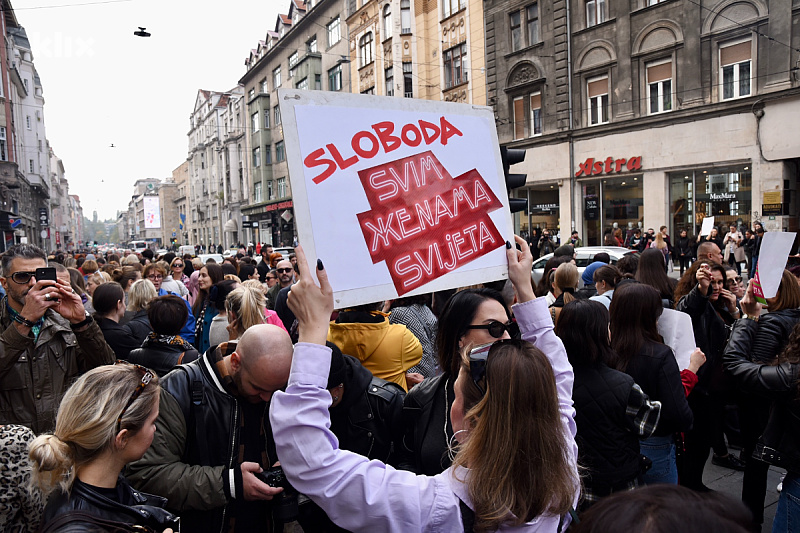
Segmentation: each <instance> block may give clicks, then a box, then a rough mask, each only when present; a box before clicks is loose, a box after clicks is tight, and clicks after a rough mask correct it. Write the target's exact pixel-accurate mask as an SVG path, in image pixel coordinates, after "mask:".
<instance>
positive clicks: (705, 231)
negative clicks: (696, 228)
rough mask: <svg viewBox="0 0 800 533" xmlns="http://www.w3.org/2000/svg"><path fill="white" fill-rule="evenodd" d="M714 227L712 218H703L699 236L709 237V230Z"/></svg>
mask: <svg viewBox="0 0 800 533" xmlns="http://www.w3.org/2000/svg"><path fill="white" fill-rule="evenodd" d="M713 227H714V217H705V218H704V219H703V226H702V227H701V228H700V236H701V237H702V236H703V235H709V234H710V233H711V228H713Z"/></svg>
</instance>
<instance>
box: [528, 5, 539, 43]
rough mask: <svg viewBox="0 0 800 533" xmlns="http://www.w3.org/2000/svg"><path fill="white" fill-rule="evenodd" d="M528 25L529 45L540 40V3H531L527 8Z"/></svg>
mask: <svg viewBox="0 0 800 533" xmlns="http://www.w3.org/2000/svg"><path fill="white" fill-rule="evenodd" d="M525 18H526V19H527V25H528V31H527V34H528V46H532V45H534V44H536V43H538V42H539V4H531V5H529V6H528V7H526V8H525Z"/></svg>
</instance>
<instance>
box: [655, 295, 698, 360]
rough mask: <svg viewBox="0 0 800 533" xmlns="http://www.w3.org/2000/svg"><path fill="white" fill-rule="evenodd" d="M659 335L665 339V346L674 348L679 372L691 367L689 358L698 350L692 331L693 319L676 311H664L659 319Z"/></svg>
mask: <svg viewBox="0 0 800 533" xmlns="http://www.w3.org/2000/svg"><path fill="white" fill-rule="evenodd" d="M658 334H659V335H661V336H662V337H663V338H664V344H666V345H667V346H669V347H670V348H672V353H674V354H675V360H676V361H677V362H678V370H684V369H686V368H688V367H689V357H690V356H691V355H692V352H693V351H694V349H695V348H697V344H695V340H694V330H693V329H692V317H690V316H689V315H687V314H686V313H682V312H680V311H675V310H674V309H664V311H663V312H662V313H661V316H660V317H659V318H658Z"/></svg>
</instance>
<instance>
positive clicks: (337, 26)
mask: <svg viewBox="0 0 800 533" xmlns="http://www.w3.org/2000/svg"><path fill="white" fill-rule="evenodd" d="M346 18H347V16H346V4H345V2H344V0H320V1H310V2H305V3H303V2H301V1H299V0H291V2H290V4H289V14H288V15H278V18H277V21H276V23H275V29H274V31H268V32H267V35H266V37H265V40H263V41H259V43H258V47H257V48H255V49H253V50H251V52H250V56H249V57H248V58H247V59H246V60H245V66H246V67H247V72H246V74H245V75H244V76H243V77H242V78H241V79H240V80H239V83H240V85H242V86H243V87H244V94H245V102H246V113H247V115H246V117H245V121H246V123H245V126H244V128H243V131H244V132H246V136H247V137H248V138H249V139H248V140H249V142H248V143H247V144H248V148H247V150H248V152H247V156H248V157H246V158H244V159H245V161H244V163H245V165H244V168H245V171H246V173H247V174H249V176H251V179H250V181H249V183H250V185H251V187H252V188H250V189H249V194H248V196H247V200H248V201H247V205H246V206H244V207H243V208H242V214H243V215H244V216H246V217H247V220H246V221H243V224H244V225H245V226H246V227H245V235H246V239H247V241H249V242H253V243H255V242H264V243H270V244H274V245H275V246H286V245H289V246H290V245H292V243H293V241H294V240H295V239H296V237H297V229H296V228H295V223H294V208H293V203H292V191H291V186H290V184H289V171H288V167H287V164H286V146H285V142H284V138H283V129H282V127H281V116H280V108H279V107H278V96H277V90H278V89H280V88H292V89H307V90H327V91H349V88H350V71H349V70H348V69H347V63H348V62H349V59H348V58H349V52H348V40H347V33H346V32H347V30H346V27H345V20H346Z"/></svg>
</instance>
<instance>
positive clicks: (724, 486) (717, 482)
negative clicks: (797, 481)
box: [703, 449, 785, 533]
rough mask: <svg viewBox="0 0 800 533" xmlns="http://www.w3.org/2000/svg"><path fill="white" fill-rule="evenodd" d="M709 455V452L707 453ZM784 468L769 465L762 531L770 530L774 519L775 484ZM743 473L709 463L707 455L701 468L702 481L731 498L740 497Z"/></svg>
mask: <svg viewBox="0 0 800 533" xmlns="http://www.w3.org/2000/svg"><path fill="white" fill-rule="evenodd" d="M731 453H736V454H738V453H739V450H733V449H732V450H731ZM709 455H710V454H709ZM784 473H785V470H781V469H779V468H774V467H770V469H769V474H768V476H767V497H766V499H765V501H764V524H763V526H761V532H762V533H770V532H771V531H772V521H773V520H774V519H775V508H776V506H777V504H778V495H779V493H778V491H777V486H778V483H780V481H781V476H782V475H783V474H784ZM743 475H744V473H743V472H738V471H736V470H730V469H728V468H722V467H721V466H716V465H712V464H711V457H710V456H709V459H708V462H707V463H706V468H705V470H703V483H704V484H705V485H706V486H707V487H708V488H710V489H712V490H716V491H719V492H722V493H724V494H727V495H728V496H730V497H731V498H734V499H737V500H740V499H741V497H742V477H743Z"/></svg>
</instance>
